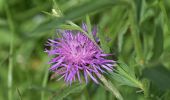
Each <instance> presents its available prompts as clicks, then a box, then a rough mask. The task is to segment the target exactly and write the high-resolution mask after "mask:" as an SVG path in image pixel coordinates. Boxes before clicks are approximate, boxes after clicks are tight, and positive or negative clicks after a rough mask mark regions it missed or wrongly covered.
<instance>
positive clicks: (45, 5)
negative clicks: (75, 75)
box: [0, 0, 170, 100]
mask: <svg viewBox="0 0 170 100" xmlns="http://www.w3.org/2000/svg"><path fill="white" fill-rule="evenodd" d="M52 9H53V12H52ZM54 9H55V12H54ZM169 12H170V1H169V0H53V1H52V0H29V1H28V0H10V1H9V0H8V1H5V0H0V100H18V99H20V100H40V99H41V100H49V99H50V100H62V99H63V100H99V99H101V98H102V100H169V98H170V84H169V83H170V78H169V76H170V74H169V73H170V62H169V61H170V39H169V38H170V22H169V20H170V19H169V18H170V13H169ZM82 22H86V23H87V25H88V27H89V28H88V32H84V33H85V34H86V35H87V36H88V37H89V38H91V39H92V40H93V37H92V35H91V34H89V33H91V30H90V29H91V28H92V27H93V26H94V25H97V27H98V33H97V36H98V37H99V39H100V47H101V49H102V50H103V51H105V52H106V53H110V54H112V55H113V57H111V58H110V59H114V60H117V62H118V63H117V66H116V67H115V71H114V72H111V73H109V74H104V75H103V77H104V78H103V79H101V80H100V84H95V83H94V82H92V81H90V82H89V83H88V84H85V83H82V84H79V83H75V84H73V85H72V86H67V85H66V84H65V83H64V82H63V80H60V81H55V79H53V80H51V79H50V76H51V74H52V73H51V72H50V71H49V70H48V68H49V66H50V65H48V64H47V62H48V60H49V57H48V56H47V54H46V53H45V52H44V49H45V45H44V44H45V43H46V41H47V39H49V38H55V37H57V35H56V34H55V33H56V29H70V30H75V29H76V30H79V31H83V30H82V29H81V28H80V27H79V26H81V24H82ZM93 41H94V40H93ZM96 45H97V44H96ZM132 94H133V95H132Z"/></svg>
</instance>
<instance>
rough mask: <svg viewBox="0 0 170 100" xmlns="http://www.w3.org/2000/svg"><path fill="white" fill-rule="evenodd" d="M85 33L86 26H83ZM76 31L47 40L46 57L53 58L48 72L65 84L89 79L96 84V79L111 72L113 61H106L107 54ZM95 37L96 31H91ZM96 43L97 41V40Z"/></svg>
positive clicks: (65, 32) (66, 32)
mask: <svg viewBox="0 0 170 100" xmlns="http://www.w3.org/2000/svg"><path fill="white" fill-rule="evenodd" d="M83 29H84V30H85V31H86V25H84V26H83ZM75 32H76V31H69V30H67V31H64V33H63V34H62V37H61V38H56V39H54V40H52V39H49V40H48V46H50V47H51V49H50V50H47V49H46V52H47V53H48V55H50V56H53V58H52V59H51V61H50V62H49V63H50V64H52V66H51V67H50V70H51V71H53V72H54V73H55V75H59V76H60V78H59V79H62V78H63V79H64V81H65V82H66V83H70V84H71V83H72V82H73V81H76V80H77V79H78V80H79V82H82V77H84V78H83V79H84V80H85V81H86V82H88V78H89V77H90V78H91V79H92V80H93V81H94V82H95V83H98V81H97V77H100V75H101V74H102V73H104V72H106V71H112V70H113V66H114V64H115V61H113V60H108V59H106V57H107V56H109V54H105V53H103V51H102V50H101V49H100V48H99V46H97V45H96V43H94V42H93V41H92V40H90V39H89V38H88V37H87V36H86V35H84V34H83V33H81V32H76V33H75ZM92 33H93V35H94V36H95V37H96V33H97V30H96V29H94V30H93V31H92ZM97 41H98V40H97Z"/></svg>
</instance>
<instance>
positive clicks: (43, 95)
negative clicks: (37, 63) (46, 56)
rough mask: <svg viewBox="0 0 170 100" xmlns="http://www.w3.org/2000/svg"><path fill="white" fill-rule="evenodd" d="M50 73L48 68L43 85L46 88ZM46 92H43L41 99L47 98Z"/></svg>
mask: <svg viewBox="0 0 170 100" xmlns="http://www.w3.org/2000/svg"><path fill="white" fill-rule="evenodd" d="M48 73H49V70H48V69H46V70H45V75H44V79H43V82H42V87H43V88H45V87H46V85H47V80H48ZM44 98H45V93H44V91H42V92H41V100H45V99H44Z"/></svg>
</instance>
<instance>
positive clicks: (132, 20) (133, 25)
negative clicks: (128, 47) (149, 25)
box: [129, 2, 143, 64]
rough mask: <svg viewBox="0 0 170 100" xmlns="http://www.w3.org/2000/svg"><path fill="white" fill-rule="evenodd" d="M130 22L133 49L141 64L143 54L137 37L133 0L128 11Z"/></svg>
mask: <svg viewBox="0 0 170 100" xmlns="http://www.w3.org/2000/svg"><path fill="white" fill-rule="evenodd" d="M129 18H130V23H131V31H132V38H133V41H134V46H135V51H136V54H137V57H138V60H139V63H140V64H143V54H142V45H141V40H140V37H139V28H138V24H137V16H136V7H135V4H134V2H132V3H131V11H130V13H129Z"/></svg>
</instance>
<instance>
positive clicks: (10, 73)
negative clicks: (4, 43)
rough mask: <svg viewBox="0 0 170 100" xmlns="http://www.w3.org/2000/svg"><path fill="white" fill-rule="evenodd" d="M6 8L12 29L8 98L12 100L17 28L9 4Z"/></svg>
mask: <svg viewBox="0 0 170 100" xmlns="http://www.w3.org/2000/svg"><path fill="white" fill-rule="evenodd" d="M5 10H6V15H7V20H8V25H9V29H10V31H11V40H10V51H9V64H8V68H9V69H8V100H12V99H13V98H12V81H13V77H12V74H13V40H14V33H15V28H14V23H13V20H12V16H11V12H10V10H9V7H8V5H7V4H6V5H5Z"/></svg>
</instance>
